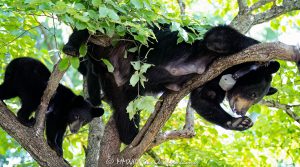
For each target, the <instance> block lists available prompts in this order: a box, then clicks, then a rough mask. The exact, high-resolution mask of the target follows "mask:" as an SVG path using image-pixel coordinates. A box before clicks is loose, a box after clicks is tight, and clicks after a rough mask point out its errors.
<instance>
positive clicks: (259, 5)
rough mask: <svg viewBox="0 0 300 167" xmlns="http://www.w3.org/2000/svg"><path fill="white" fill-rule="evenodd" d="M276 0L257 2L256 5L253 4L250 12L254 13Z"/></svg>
mask: <svg viewBox="0 0 300 167" xmlns="http://www.w3.org/2000/svg"><path fill="white" fill-rule="evenodd" d="M275 1H276V0H260V1H258V2H256V3H255V4H253V5H252V6H251V7H250V9H249V10H250V11H253V10H255V9H258V8H260V7H262V6H264V5H265V4H267V3H270V2H275Z"/></svg>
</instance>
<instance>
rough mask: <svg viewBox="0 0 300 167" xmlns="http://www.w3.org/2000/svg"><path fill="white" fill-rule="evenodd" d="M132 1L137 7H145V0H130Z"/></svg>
mask: <svg viewBox="0 0 300 167" xmlns="http://www.w3.org/2000/svg"><path fill="white" fill-rule="evenodd" d="M130 3H131V4H133V5H134V7H135V8H137V9H142V8H143V7H144V5H143V2H142V1H140V0H130Z"/></svg>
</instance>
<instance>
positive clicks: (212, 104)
mask: <svg viewBox="0 0 300 167" xmlns="http://www.w3.org/2000/svg"><path fill="white" fill-rule="evenodd" d="M252 64H253V63H244V64H240V65H237V66H234V67H232V68H229V69H228V70H226V71H224V72H223V73H222V74H221V75H220V76H218V77H217V78H215V79H213V80H211V81H209V82H207V83H206V84H205V85H204V86H202V87H199V88H197V89H195V90H193V91H192V93H191V95H190V98H191V107H192V108H193V109H195V111H196V112H197V113H198V114H199V115H201V116H202V117H203V118H205V119H206V120H208V121H210V122H212V123H215V124H217V125H220V126H222V127H223V128H225V129H230V130H240V131H241V130H246V129H248V128H250V127H251V126H252V125H253V123H252V121H251V119H250V118H248V117H247V116H245V114H246V112H247V111H248V109H249V108H250V107H251V106H252V105H253V104H255V103H257V102H259V101H260V100H261V99H262V98H263V97H264V96H265V95H272V94H274V93H276V92H277V90H276V89H275V88H273V87H270V83H271V81H272V73H275V72H276V71H277V70H278V69H279V67H280V65H279V63H278V62H276V61H274V62H270V63H269V65H266V66H261V67H259V68H258V69H257V70H254V71H250V72H249V73H248V74H246V75H244V76H243V77H241V78H239V79H238V80H237V82H236V84H235V86H234V87H233V88H232V89H230V90H229V91H227V92H226V91H224V90H222V89H221V87H220V86H219V81H220V78H221V76H222V75H224V74H232V73H234V72H236V71H238V70H239V69H241V68H244V67H247V66H248V67H250V66H251V65H252ZM224 98H227V99H228V101H229V104H230V108H231V109H232V110H233V112H235V113H237V114H239V115H242V117H239V118H234V117H232V116H231V115H229V114H228V113H227V112H225V111H224V109H223V108H222V107H221V106H220V103H222V102H223V100H224Z"/></svg>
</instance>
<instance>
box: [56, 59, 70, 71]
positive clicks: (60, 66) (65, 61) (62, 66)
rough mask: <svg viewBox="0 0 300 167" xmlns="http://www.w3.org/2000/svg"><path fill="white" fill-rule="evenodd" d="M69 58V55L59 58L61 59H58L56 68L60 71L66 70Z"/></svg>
mask: <svg viewBox="0 0 300 167" xmlns="http://www.w3.org/2000/svg"><path fill="white" fill-rule="evenodd" d="M69 60H70V58H69V57H66V58H63V59H61V61H60V62H59V64H58V69H59V70H60V71H65V70H67V69H68V67H69V63H70V61H69Z"/></svg>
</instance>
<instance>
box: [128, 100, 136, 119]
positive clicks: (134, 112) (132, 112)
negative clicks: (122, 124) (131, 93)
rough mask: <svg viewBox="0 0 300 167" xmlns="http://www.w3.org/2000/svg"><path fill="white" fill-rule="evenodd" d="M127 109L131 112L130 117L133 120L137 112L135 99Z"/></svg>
mask: <svg viewBox="0 0 300 167" xmlns="http://www.w3.org/2000/svg"><path fill="white" fill-rule="evenodd" d="M126 111H127V113H128V114H129V119H130V120H132V118H133V116H134V115H135V114H136V112H137V111H136V109H135V104H134V101H131V102H130V103H129V104H128V106H127V107H126Z"/></svg>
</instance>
